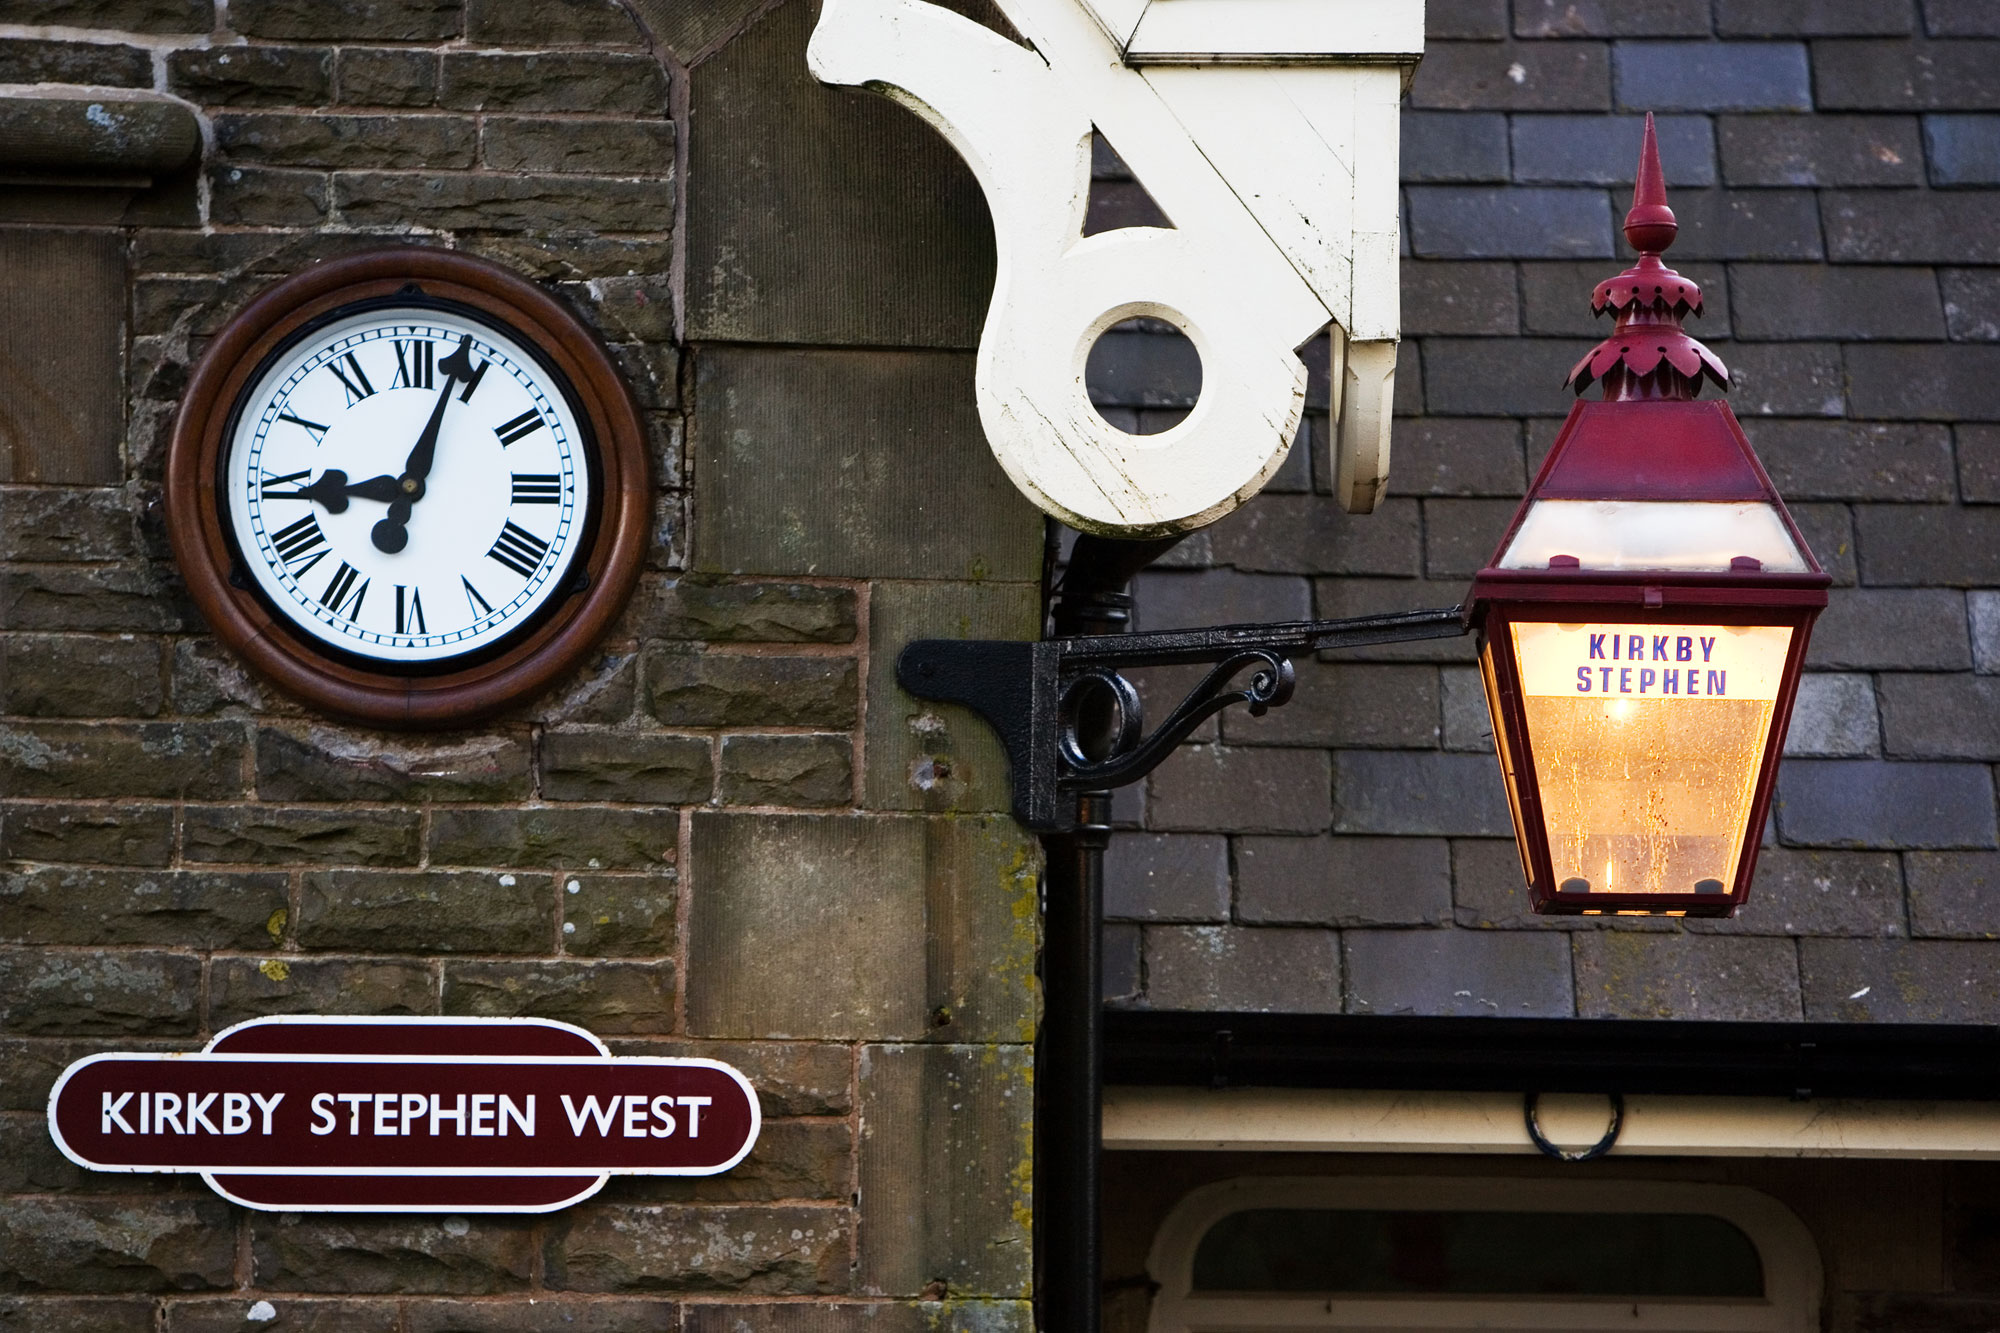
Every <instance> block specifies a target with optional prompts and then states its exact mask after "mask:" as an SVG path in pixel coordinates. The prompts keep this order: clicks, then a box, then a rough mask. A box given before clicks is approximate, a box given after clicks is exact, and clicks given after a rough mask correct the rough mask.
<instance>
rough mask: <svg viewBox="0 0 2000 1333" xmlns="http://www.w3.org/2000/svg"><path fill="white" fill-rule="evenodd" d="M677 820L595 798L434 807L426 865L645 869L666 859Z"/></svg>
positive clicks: (675, 837)
mask: <svg viewBox="0 0 2000 1333" xmlns="http://www.w3.org/2000/svg"><path fill="white" fill-rule="evenodd" d="M678 829H679V826H678V823H677V821H676V820H675V819H674V818H673V815H672V813H671V812H670V811H666V812H663V811H660V810H620V809H607V808H605V807H601V806H539V807H532V808H528V809H521V808H519V807H506V808H500V809H491V810H485V809H449V810H439V811H437V812H436V813H434V814H433V815H432V816H431V832H430V858H431V863H432V864H433V865H470V866H482V865H483V866H515V867H519V866H551V867H554V866H569V867H577V868H583V867H587V868H589V869H593V870H598V869H606V868H609V869H614V870H618V869H644V868H650V867H652V866H656V865H671V864H672V863H673V860H674V854H675V846H676V843H677V840H678V837H679V832H678Z"/></svg>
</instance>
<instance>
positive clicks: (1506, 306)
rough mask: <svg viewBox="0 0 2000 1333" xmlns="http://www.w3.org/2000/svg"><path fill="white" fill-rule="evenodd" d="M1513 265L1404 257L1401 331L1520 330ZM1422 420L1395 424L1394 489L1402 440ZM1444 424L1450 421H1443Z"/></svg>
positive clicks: (1471, 332)
mask: <svg viewBox="0 0 2000 1333" xmlns="http://www.w3.org/2000/svg"><path fill="white" fill-rule="evenodd" d="M1515 286H1516V282H1515V277H1514V266H1513V265H1512V264H1505V263H1493V264H1463V263H1454V262H1451V261H1449V260H1443V261H1432V262H1425V261H1422V260H1416V259H1407V258H1406V259H1404V260H1403V263H1402V299H1403V333H1404V335H1405V336H1406V337H1407V336H1411V335H1415V334H1436V333H1446V334H1467V335H1483V334H1502V335H1511V334H1514V333H1518V332H1520V328H1521V315H1520V300H1519V298H1518V297H1517V296H1516V295H1515ZM1420 424H1422V423H1420V422H1402V423H1399V424H1398V425H1397V426H1396V428H1395V429H1396V451H1397V456H1396V468H1395V472H1392V473H1391V474H1390V490H1391V492H1392V493H1394V492H1395V491H1396V490H1397V489H1398V488H1399V483H1400V482H1401V478H1400V476H1398V475H1397V474H1398V473H1400V472H1401V471H1402V469H1403V468H1404V467H1405V466H1406V464H1407V462H1408V459H1407V457H1406V455H1405V454H1404V452H1403V450H1404V441H1405V440H1406V439H1407V438H1408V436H1409V432H1410V430H1411V428H1412V427H1415V426H1418V425H1420ZM1447 424H1448V423H1447Z"/></svg>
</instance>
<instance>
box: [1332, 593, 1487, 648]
mask: <svg viewBox="0 0 2000 1333" xmlns="http://www.w3.org/2000/svg"><path fill="white" fill-rule="evenodd" d="M1464 600H1465V584H1464V582H1463V581H1462V580H1458V579H1449V580H1437V581H1431V580H1428V579H1314V580H1313V610H1314V614H1316V615H1318V616H1321V617H1323V618H1325V619H1327V620H1340V619H1344V618H1346V617H1349V616H1370V615H1384V614H1388V613H1390V612H1396V611H1412V610H1415V609H1417V608H1419V607H1445V606H1456V605H1458V604H1459V603H1460V602H1462V601H1464ZM1472 642H1473V641H1472V639H1471V638H1470V637H1464V638H1449V639H1424V640H1419V641H1417V642H1415V643H1390V644H1379V645H1377V646H1375V647H1372V648H1343V649H1341V650H1340V654H1339V659H1338V660H1340V661H1347V662H1470V661H1471V660H1472V656H1473V648H1472Z"/></svg>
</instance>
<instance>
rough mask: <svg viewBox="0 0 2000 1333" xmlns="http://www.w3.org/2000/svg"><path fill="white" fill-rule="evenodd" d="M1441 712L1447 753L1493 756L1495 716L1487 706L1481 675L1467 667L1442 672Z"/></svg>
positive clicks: (1451, 668) (1439, 674) (1440, 678)
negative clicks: (1462, 751) (1451, 751)
mask: <svg viewBox="0 0 2000 1333" xmlns="http://www.w3.org/2000/svg"><path fill="white" fill-rule="evenodd" d="M1438 686H1439V695H1440V699H1439V710H1438V711H1439V712H1440V714H1441V715H1442V716H1443V720H1444V726H1443V732H1442V734H1443V744H1444V748H1445V749H1447V750H1468V751H1476V752H1477V753H1480V754H1491V753H1493V717H1492V714H1491V713H1490V712H1489V711H1488V710H1487V707H1486V689H1485V686H1484V685H1482V684H1481V683H1480V679H1479V673H1478V672H1477V671H1474V670H1472V669H1471V668H1467V667H1446V668H1444V669H1443V670H1442V671H1440V672H1438Z"/></svg>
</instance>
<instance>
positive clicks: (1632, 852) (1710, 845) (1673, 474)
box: [1471, 116, 1831, 916]
mask: <svg viewBox="0 0 2000 1333" xmlns="http://www.w3.org/2000/svg"><path fill="white" fill-rule="evenodd" d="M1675 231H1676V224H1675V222H1674V215H1673V211H1672V210H1671V209H1669V208H1668V207H1667V203H1666V190H1665V187H1664V185H1663V184H1662V182H1661V177H1660V162H1659V149H1658V147H1657V145H1656V143H1655V141H1654V137H1653V122H1652V117H1650V116H1648V117H1647V119H1646V134H1645V142H1644V147H1643V149H1642V151H1641V155H1640V162H1639V177H1638V182H1637V185H1636V187H1635V188H1634V190H1633V194H1632V210H1631V212H1630V213H1628V214H1627V215H1626V218H1625V237H1626V239H1627V240H1628V241H1629V242H1630V243H1631V245H1632V247H1633V248H1634V249H1635V250H1637V251H1639V260H1638V262H1637V263H1636V264H1634V265H1633V266H1632V267H1631V268H1629V269H1627V270H1626V271H1625V272H1624V273H1621V274H1619V275H1618V276H1617V277H1615V278H1612V279H1611V280H1609V281H1608V282H1604V283H1602V284H1600V285H1599V286H1598V288H1597V290H1596V292H1595V293H1594V294H1593V295H1592V298H1591V304H1592V308H1593V309H1594V310H1596V311H1597V312H1598V313H1599V314H1602V313H1603V312H1604V311H1606V310H1611V311H1614V312H1616V315H1617V326H1616V328H1615V329H1614V330H1613V332H1612V336H1611V337H1610V338H1608V339H1606V340H1605V341H1604V342H1603V343H1600V344H1599V345H1598V346H1597V347H1596V348H1595V349H1594V350H1592V351H1591V353H1590V354H1589V355H1588V356H1586V357H1584V359H1583V360H1582V361H1580V362H1578V363H1577V365H1576V368H1575V369H1574V370H1572V371H1571V372H1570V378H1569V382H1570V383H1571V384H1572V385H1573V386H1574V387H1575V389H1576V392H1577V393H1578V394H1579V395H1581V394H1582V393H1583V391H1584V390H1585V389H1586V388H1588V387H1589V385H1590V383H1591V382H1592V381H1593V380H1595V381H1598V382H1599V383H1601V384H1602V385H1603V390H1604V398H1603V401H1601V402H1587V401H1584V400H1582V399H1581V398H1580V397H1579V400H1578V401H1577V403H1576V404H1575V406H1574V407H1572V408H1571V410H1570V414H1569V419H1568V420H1567V421H1565V422H1564V423H1563V428H1562V433H1561V434H1560V435H1558V436H1557V437H1556V442H1555V447H1554V448H1552V449H1551V450H1550V451H1549V456H1548V460H1547V461H1546V462H1545V463H1543V464H1542V469H1541V472H1540V473H1539V474H1537V476H1536V477H1535V481H1534V484H1533V485H1532V486H1530V487H1529V488H1528V495H1527V498H1526V499H1525V500H1523V501H1522V503H1521V507H1520V509H1519V510H1518V511H1517V512H1516V513H1515V515H1514V520H1513V523H1512V524H1511V525H1510V526H1509V527H1508V529H1507V535H1506V536H1505V537H1503V538H1502V539H1501V541H1500V547H1499V549H1498V550H1497V551H1495V552H1494V555H1493V558H1492V560H1491V561H1490V562H1488V565H1487V567H1486V568H1485V569H1483V570H1481V571H1480V572H1479V575H1478V577H1477V578H1476V579H1475V580H1474V581H1473V585H1472V609H1471V615H1472V617H1473V619H1474V623H1475V625H1476V627H1477V629H1478V631H1479V661H1480V669H1481V673H1482V675H1483V677H1484V681H1485V686H1486V698H1487V704H1488V706H1489V707H1490V709H1491V710H1492V714H1493V735H1494V743H1495V748H1496V749H1497V750H1498V752H1499V756H1500V768H1501V772H1502V774H1503V776H1504V777H1505V779H1506V783H1507V795H1508V800H1509V802H1510V804H1511V806H1512V809H1513V815H1514V833H1515V837H1516V840H1517V843H1518V846H1519V848H1520V853H1521V867H1522V871H1523V873H1524V874H1525V875H1526V876H1527V880H1528V887H1529V889H1530V891H1531V893H1532V895H1533V900H1534V908H1535V910H1536V911H1537V912H1558V913H1569V912H1581V913H1613V912H1616V913H1626V914H1666V915H1675V916H1678V915H1687V916H1729V915H1732V914H1733V913H1734V912H1735V910H1736V909H1737V908H1738V907H1740V906H1742V904H1743V901H1744V898H1745V897H1746V896H1747V895H1748V893H1749V890H1750V879H1751V875H1752V874H1753V872H1754V871H1755V869H1756V862H1757V845H1758V842H1759V840H1760V834H1761V832H1762V830H1763V827H1764V820H1765V816H1766V813H1767V812H1768V810H1769V808H1770V803H1771V786H1772V782H1773V780H1774V779H1775V777H1776V774H1777V768H1778V756H1779V753H1780V751H1781V750H1782V749H1783V748H1784V741H1785V727H1786V724H1787V723H1788V722H1789V721H1790V719H1791V712H1792V701H1793V697H1794V695H1795V693H1796V691H1797V688H1798V680H1799V667H1800V665H1801V663H1802V662H1803V661H1804V660H1805V652H1806V640H1807V637H1808V635H1809V634H1810V633H1811V631H1812V625H1813V621H1814V620H1815V619H1816V618H1817V617H1818V615H1819V613H1820V611H1821V610H1822V609H1823V608H1824V607H1825V606H1826V588H1827V585H1828V583H1829V582H1831V580H1830V579H1828V577H1827V575H1826V573H1825V572H1824V571H1823V570H1821V568H1820V566H1819V563H1818V561H1816V560H1815V559H1813V555H1812V552H1811V551H1810V550H1808V549H1807V547H1806V543H1805V539H1804V538H1803V537H1801V536H1800V535H1799V530H1798V525H1797V524H1795V523H1794V522H1793V521H1792V516H1791V514H1790V513H1789V512H1788V511H1787V510H1786V509H1785V504H1784V501H1783V500H1781V499H1780V498H1779V497H1778V492H1777V490H1776V489H1775V488H1774V487H1773V486H1772V485H1771V479H1770V478H1769V477H1768V476H1766V475H1765V473H1764V468H1763V465H1762V464H1760V463H1759V462H1758V461H1757V455H1756V453H1755V452H1754V451H1753V450H1752V449H1751V447H1750V442H1749V441H1748V440H1746V439H1745V438H1744V437H1743V431H1742V429H1741V427H1739V426H1738V425H1737V422H1736V417H1735V414H1734V413H1732V412H1731V411H1730V410H1729V406H1728V404H1726V403H1723V402H1721V401H1710V402H1698V401H1696V395H1697V394H1698V393H1699V391H1700V388H1701V383H1702V381H1703V379H1708V380H1712V381H1713V382H1714V383H1716V384H1717V385H1719V386H1721V387H1723V388H1727V387H1728V383H1729V372H1728V370H1727V369H1726V368H1725V367H1724V366H1723V364H1722V362H1721V361H1719V360H1718V359H1717V358H1716V357H1715V355H1714V353H1712V352H1710V351H1709V350H1708V349H1707V348H1706V347H1703V346H1702V345H1701V344H1700V343H1698V342H1696V341H1695V340H1694V339H1693V338H1691V337H1689V336H1688V335H1687V333H1686V332H1685V331H1683V330H1682V328H1681V323H1680V321H1681V316H1682V315H1683V314H1685V313H1687V312H1689V311H1692V312H1694V313H1696V314H1699V313H1700V312H1701V290H1700V288H1698V287H1697V286H1696V285H1695V284H1694V283H1692V282H1689V281H1688V280H1687V279H1685V278H1683V277H1681V276H1680V275H1679V274H1678V273H1675V272H1674V271H1673V270H1672V269H1670V268H1668V267H1667V266H1666V265H1665V264H1663V263H1661V261H1660V253H1661V252H1662V251H1664V250H1665V249H1666V248H1667V247H1668V246H1669V245H1671V244H1672V243H1673V239H1674V233H1675Z"/></svg>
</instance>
